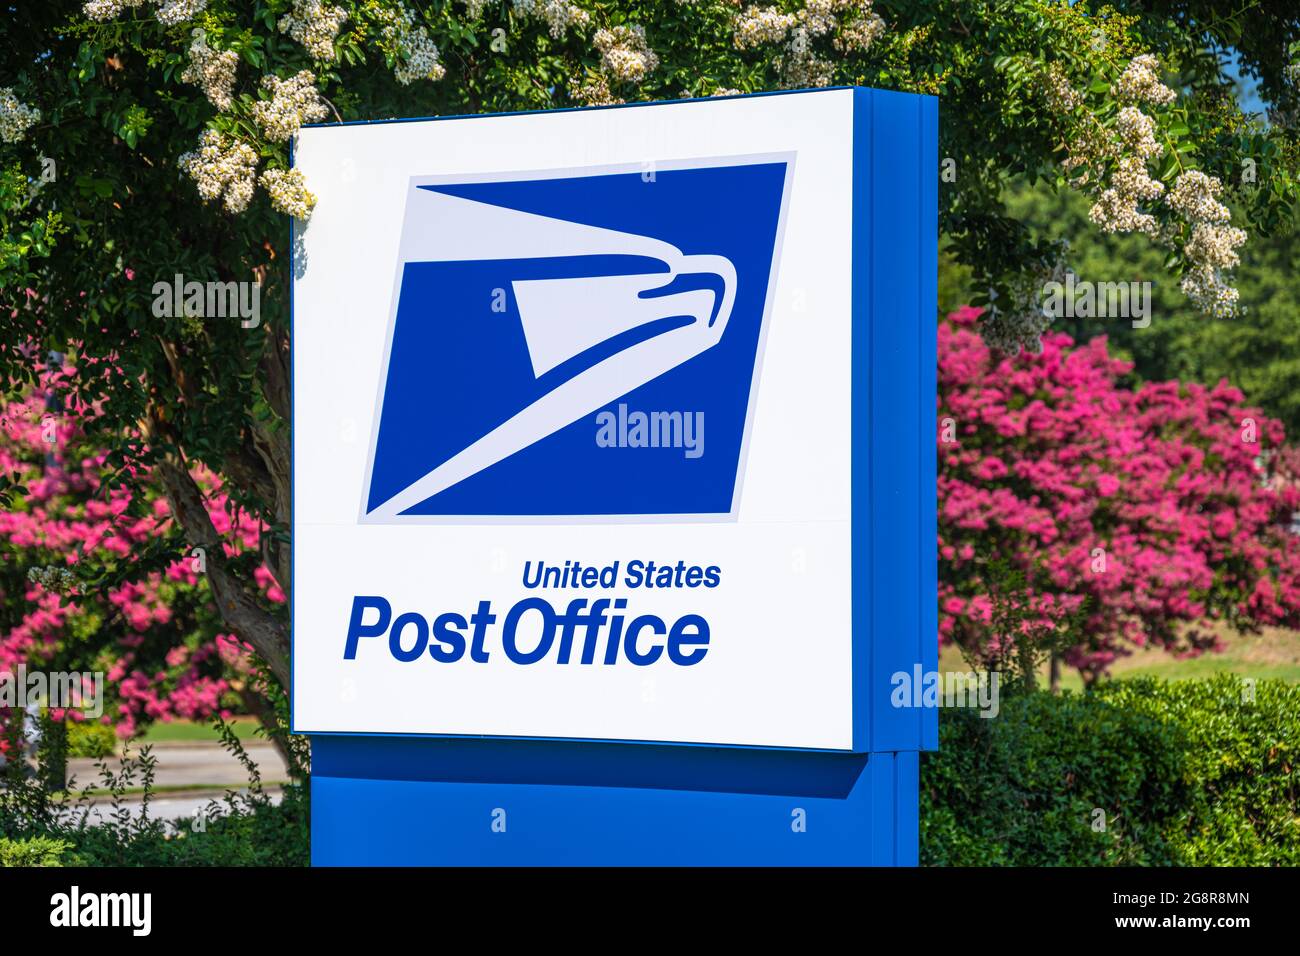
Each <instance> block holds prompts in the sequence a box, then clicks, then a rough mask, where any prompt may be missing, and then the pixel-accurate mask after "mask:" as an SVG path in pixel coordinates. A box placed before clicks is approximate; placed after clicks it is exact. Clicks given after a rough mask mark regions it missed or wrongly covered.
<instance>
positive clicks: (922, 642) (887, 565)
mask: <svg viewBox="0 0 1300 956" xmlns="http://www.w3.org/2000/svg"><path fill="white" fill-rule="evenodd" d="M809 92H815V91H792V92H788V93H787V92H783V93H771V94H758V95H763V96H788V95H792V96H797V95H801V94H803V93H809ZM680 102H690V101H689V100H688V101H680ZM651 105H663V104H662V103H658V104H649V103H638V104H628V105H626V106H613V107H596V109H636V108H640V107H644V106H651ZM497 115H500V114H497ZM475 118H477V117H474V116H457V117H435V118H432V119H434V120H437V121H454V120H462V119H467V120H468V119H475ZM412 121H415V120H391V121H383V122H412ZM937 170H938V101H937V99H935V98H934V97H929V96H918V95H913V94H905V93H895V92H890V91H884V90H871V89H864V88H853V187H852V207H853V240H852V241H853V249H852V323H853V326H852V328H853V333H852V378H853V393H852V448H851V460H852V469H853V486H852V494H853V509H852V555H853V568H854V579H853V583H852V588H853V592H852V603H853V632H854V633H853V649H854V654H853V748H852V752H839V751H813V750H796V749H782V748H756V747H738V746H711V745H698V744H651V743H643V742H610V741H578V740H555V739H531V738H530V739H512V738H500V737H453V736H412V735H401V736H398V735H363V734H313V735H312V749H313V768H312V769H313V772H312V861H313V863H314V864H316V865H360V864H383V865H418V864H426V865H427V864H444V865H548V864H577V865H638V864H640V865H667V864H673V865H691V864H701V865H726V864H742V865H749V864H758V865H762V864H803V865H809V864H811V865H852V864H859V865H915V864H916V862H917V857H918V836H917V830H918V819H917V786H918V774H919V753H920V751H923V750H932V749H935V748H936V747H937V746H938V712H937V710H936V709H935V708H933V707H895V706H893V705H892V703H891V693H890V692H891V690H892V686H893V685H892V683H891V677H892V675H895V674H898V673H905V674H907V675H909V678H910V676H911V675H912V674H913V673H914V671H915V670H916V669H917V668H919V669H920V670H921V671H922V672H925V673H930V672H933V671H936V670H937V669H938V636H937V635H938V606H937V554H936V540H937V526H936V525H937V507H936V490H935V482H936V445H935V442H936V420H935V417H936V414H935V409H936V404H935V403H936V398H935V396H936V322H937V311H938V308H937V265H938V263H937V256H938V192H937V190H938V179H937ZM292 247H293V244H292V242H291V244H290V248H291V249H292ZM295 593H296V589H295Z"/></svg>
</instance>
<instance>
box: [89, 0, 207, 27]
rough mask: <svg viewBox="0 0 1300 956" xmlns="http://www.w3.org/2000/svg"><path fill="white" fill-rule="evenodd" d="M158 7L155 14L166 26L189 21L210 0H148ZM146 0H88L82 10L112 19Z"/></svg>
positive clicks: (99, 17) (205, 6) (98, 17)
mask: <svg viewBox="0 0 1300 956" xmlns="http://www.w3.org/2000/svg"><path fill="white" fill-rule="evenodd" d="M147 2H150V3H152V4H153V5H154V6H156V7H157V8H158V10H157V12H156V13H155V16H157V17H158V21H159V22H160V23H162V24H164V25H165V26H169V27H174V26H176V25H177V24H178V23H188V22H189V21H190V20H193V19H194V18H195V17H197V16H198V15H199V14H200V13H202V12H203V11H204V10H205V9H206V8H207V6H208V0H147ZM145 3H146V0H87V3H86V5H85V6H83V7H82V8H81V12H82V13H84V14H85V15H86V16H88V17H90V19H92V20H99V21H101V22H102V21H104V20H111V19H113V18H114V17H115V16H117V15H118V14H119V13H121V12H122V11H123V10H131V9H135V8H136V7H142V6H144V5H145Z"/></svg>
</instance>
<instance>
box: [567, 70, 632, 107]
mask: <svg viewBox="0 0 1300 956" xmlns="http://www.w3.org/2000/svg"><path fill="white" fill-rule="evenodd" d="M569 96H571V97H573V99H574V100H575V101H577V102H579V103H581V104H582V105H583V106H614V105H616V104H618V103H622V102H623V100H622V99H620V98H619V97H617V96H615V95H614V94H613V93H612V92H610V89H609V80H607V79H605V77H603V76H601V75H600V74H596V75H595V76H593V77H591V78H590V79H588V80H587V81H586V82H585V83H584V82H579V81H578V80H577V79H576V78H574V79H573V80H570V81H569Z"/></svg>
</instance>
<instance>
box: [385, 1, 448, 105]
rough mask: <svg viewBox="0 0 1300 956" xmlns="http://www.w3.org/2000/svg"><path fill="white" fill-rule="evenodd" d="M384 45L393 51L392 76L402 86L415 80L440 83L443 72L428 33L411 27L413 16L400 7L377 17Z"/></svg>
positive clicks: (388, 10) (400, 5)
mask: <svg viewBox="0 0 1300 956" xmlns="http://www.w3.org/2000/svg"><path fill="white" fill-rule="evenodd" d="M381 19H382V23H383V26H382V32H383V36H384V40H385V42H387V43H388V44H389V45H391V46H392V47H393V48H394V49H395V50H396V52H397V63H396V65H395V66H394V67H393V75H394V76H395V77H397V82H399V83H401V84H402V85H403V86H406V85H409V84H411V83H413V82H415V81H416V80H440V79H442V77H443V76H444V75H445V74H446V72H447V70H446V69H445V68H444V67H443V65H442V63H441V62H440V61H439V54H438V47H437V46H435V45H434V42H433V40H432V39H430V37H429V31H428V30H426V29H425V28H424V27H417V26H416V25H415V17H414V16H413V15H412V13H411V11H410V10H408V9H406V7H405V6H404V5H403V4H400V3H399V4H397V5H396V6H395V7H393V8H390V9H386V10H384V11H383V13H382V15H381Z"/></svg>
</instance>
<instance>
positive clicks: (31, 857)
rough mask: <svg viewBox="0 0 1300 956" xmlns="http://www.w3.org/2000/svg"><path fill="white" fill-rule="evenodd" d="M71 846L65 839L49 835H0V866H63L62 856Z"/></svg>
mask: <svg viewBox="0 0 1300 956" xmlns="http://www.w3.org/2000/svg"><path fill="white" fill-rule="evenodd" d="M71 848H72V844H71V843H70V842H68V841H67V840H58V839H54V838H51V837H31V838H30V839H26V840H6V839H4V838H3V837H0V866H63V865H64V859H63V856H64V854H65V853H67V851H68V850H70V849H71Z"/></svg>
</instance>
